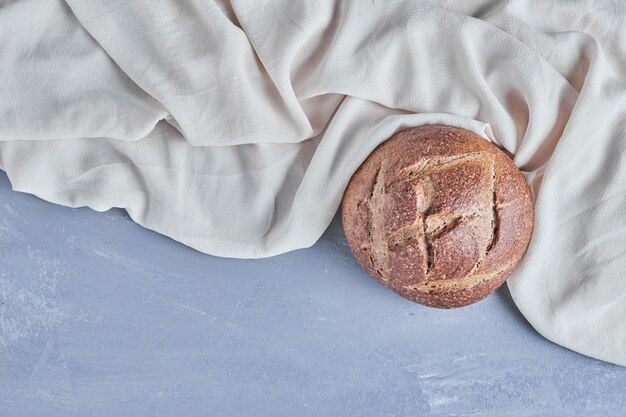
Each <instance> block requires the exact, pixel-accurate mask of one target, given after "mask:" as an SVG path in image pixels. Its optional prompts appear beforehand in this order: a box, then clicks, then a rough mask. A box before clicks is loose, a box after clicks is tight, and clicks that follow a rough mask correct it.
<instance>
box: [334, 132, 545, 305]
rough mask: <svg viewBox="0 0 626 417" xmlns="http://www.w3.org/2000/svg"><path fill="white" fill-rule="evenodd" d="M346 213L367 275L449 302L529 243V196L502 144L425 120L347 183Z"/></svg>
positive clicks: (473, 295) (497, 280)
mask: <svg viewBox="0 0 626 417" xmlns="http://www.w3.org/2000/svg"><path fill="white" fill-rule="evenodd" d="M342 219H343V226H344V230H345V233H346V237H347V240H348V243H349V245H350V248H351V249H352V251H353V252H354V255H355V256H356V258H357V260H358V262H359V263H360V265H361V266H362V267H363V268H364V269H365V270H366V271H367V272H369V274H370V275H372V276H373V277H374V278H376V279H377V280H378V281H380V282H381V283H383V284H384V285H385V286H387V287H389V288H391V289H392V290H394V291H396V292H397V293H399V294H401V295H402V296H404V297H406V298H408V299H410V300H413V301H416V302H418V303H421V304H424V305H427V306H431V307H439V308H453V307H462V306H465V305H468V304H471V303H474V302H476V301H479V300H481V299H483V298H484V297H486V296H487V295H489V294H490V293H492V292H493V291H495V290H496V289H497V288H498V287H499V286H500V285H501V284H502V283H503V282H504V281H505V280H506V277H507V276H508V275H509V274H510V273H511V271H512V270H513V269H514V268H515V265H516V264H517V263H518V261H519V260H520V259H521V258H522V256H523V255H524V252H525V251H526V248H527V246H528V242H529V240H530V237H531V233H532V228H533V203H532V199H531V196H530V191H529V188H528V185H527V183H526V181H525V179H524V177H523V176H522V175H521V173H520V172H519V170H518V169H517V168H516V167H515V165H514V164H513V161H511V159H510V158H509V157H508V156H507V155H506V154H505V153H504V152H503V151H501V150H500V149H499V148H498V147H496V146H495V145H493V144H492V143H491V142H489V141H487V140H485V139H483V138H481V137H479V136H478V135H476V134H474V133H472V132H469V131H466V130H463V129H459V128H454V127H448V126H441V125H427V126H420V127H417V128H413V129H409V130H405V131H403V132H400V133H398V134H396V135H394V136H393V137H391V138H390V139H388V140H387V141H385V142H384V143H382V144H381V145H380V146H378V148H376V149H375V150H374V151H373V152H372V153H371V154H370V156H369V157H368V158H367V159H366V160H365V162H363V164H362V165H361V166H360V167H359V169H358V170H357V171H356V173H355V174H354V175H353V177H352V179H351V180H350V183H349V184H348V187H347V189H346V192H345V194H344V198H343V204H342Z"/></svg>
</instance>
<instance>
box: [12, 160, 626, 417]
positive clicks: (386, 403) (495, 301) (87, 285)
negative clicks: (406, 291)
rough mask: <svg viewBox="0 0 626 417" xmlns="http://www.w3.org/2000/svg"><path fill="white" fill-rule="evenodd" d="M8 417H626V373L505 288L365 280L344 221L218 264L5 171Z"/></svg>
mask: <svg viewBox="0 0 626 417" xmlns="http://www.w3.org/2000/svg"><path fill="white" fill-rule="evenodd" d="M0 302H1V304H0V358H1V360H0V416H2V417H13V416H16V417H26V416H28V417H37V416H74V415H78V416H107V417H113V416H124V417H131V416H180V417H183V416H255V417H260V416H268V417H269V416H271V417H277V416H341V417H348V416H457V415H471V416H501V417H502V416H611V415H614V416H622V415H624V410H625V409H626V368H622V367H619V366H615V365H611V364H607V363H603V362H599V361H596V360H593V359H590V358H587V357H584V356H582V355H579V354H576V353H574V352H571V351H569V350H567V349H564V348H562V347H559V346H557V345H554V344H553V343H551V342H549V341H547V340H545V339H543V338H542V337H541V336H539V335H538V334H537V333H536V332H535V331H534V330H533V329H532V328H531V327H530V326H529V325H528V324H527V322H526V321H525V320H524V318H523V317H522V316H521V315H520V313H519V312H518V311H517V309H516V308H515V305H514V304H513V302H512V300H511V298H510V295H509V293H508V291H507V289H506V288H501V289H500V290H499V291H498V292H497V293H496V294H494V295H492V296H490V297H488V298H487V299H485V300H484V301H482V302H480V303H478V304H475V305H473V306H469V307H467V308H463V309H459V310H450V311H444V310H433V309H428V308H426V307H422V306H419V305H416V304H413V303H411V302H409V301H406V300H404V299H402V298H401V297H399V296H397V295H395V294H394V293H392V292H391V291H389V290H386V289H384V288H383V287H382V286H381V285H380V284H378V283H377V282H375V281H374V280H373V279H371V278H369V277H368V276H367V275H366V274H365V273H364V272H363V271H362V270H361V269H360V268H359V267H358V265H357V264H356V263H355V261H354V259H353V257H352V255H351V253H350V250H349V248H348V247H347V244H346V241H345V238H344V235H343V231H342V228H341V223H340V220H339V219H338V218H337V219H335V221H334V222H333V223H332V225H331V226H330V228H329V229H328V231H327V232H326V233H325V234H324V236H323V238H322V239H321V240H320V241H319V242H318V243H317V244H316V245H315V246H314V247H312V248H310V249H306V250H298V251H294V252H291V253H288V254H285V255H281V256H278V257H274V258H270V259H264V260H234V259H223V258H216V257H212V256H208V255H204V254H201V253H199V252H196V251H194V250H192V249H189V248H187V247H184V246H183V245H180V244H178V243H176V242H174V241H172V240H170V239H168V238H166V237H163V236H160V235H158V234H156V233H153V232H151V231H148V230H145V229H143V228H141V227H139V226H137V225H136V224H134V223H133V222H132V221H131V220H130V219H129V218H128V216H127V215H126V214H125V213H124V212H123V211H121V210H111V211H109V212H106V213H96V212H94V211H91V210H89V209H69V208H64V207H59V206H55V205H52V204H49V203H46V202H44V201H42V200H39V199H37V198H35V197H33V196H29V195H26V194H20V193H15V192H13V191H11V188H10V184H9V182H8V180H7V178H6V176H5V175H4V174H3V173H0Z"/></svg>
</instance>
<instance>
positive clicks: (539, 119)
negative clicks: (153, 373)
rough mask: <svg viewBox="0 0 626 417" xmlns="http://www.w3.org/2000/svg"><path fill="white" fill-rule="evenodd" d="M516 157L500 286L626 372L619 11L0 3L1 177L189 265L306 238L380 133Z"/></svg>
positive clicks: (439, 5)
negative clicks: (512, 235) (140, 230)
mask: <svg viewBox="0 0 626 417" xmlns="http://www.w3.org/2000/svg"><path fill="white" fill-rule="evenodd" d="M431 123H442V124H447V125H454V126H458V127H461V128H465V129H469V130H472V131H474V132H476V133H478V134H480V135H481V136H483V137H484V138H485V139H489V140H491V141H493V142H495V143H497V144H498V145H500V146H501V147H503V148H505V149H506V150H507V151H509V152H510V153H511V154H512V155H514V162H515V164H516V165H517V166H518V167H519V168H520V169H521V170H522V171H523V172H524V173H525V175H526V178H527V180H528V181H529V184H530V185H531V188H532V191H533V195H534V198H535V201H536V224H535V230H534V235H533V239H532V241H531V243H530V247H529V250H528V253H527V254H526V256H525V258H524V260H523V261H522V263H521V265H520V266H519V267H518V268H517V270H516V271H515V272H514V274H513V275H512V276H511V278H510V279H509V281H508V285H509V287H510V290H511V293H512V295H513V298H514V301H515V303H516V304H517V305H518V307H519V309H520V310H521V312H522V313H523V314H524V315H525V316H526V318H527V319H528V320H529V322H530V323H531V324H532V325H533V326H534V327H535V328H536V329H537V330H538V331H539V332H540V333H541V334H542V335H544V336H545V337H547V338H548V339H550V340H553V341H554V342H556V343H559V344H561V345H563V346H566V347H568V348H570V349H573V350H575V351H578V352H581V353H583V354H585V355H589V356H593V357H596V358H600V359H603V360H605V361H610V362H614V363H618V364H622V365H626V277H625V274H626V239H625V238H626V222H625V221H624V215H625V214H626V196H625V194H626V193H625V189H626V152H625V148H626V5H625V4H624V3H622V2H621V1H611V0H606V1H571V0H567V1H565V0H563V1H546V0H541V1H540V0H536V1H524V0H513V1H489V0H487V1H485V0H480V1H468V2H466V1H456V0H450V1H405V0H401V1H389V0H386V1H382V0H363V1H359V0H352V1H347V0H346V1H339V0H336V1H331V0H319V1H317V0H316V1H313V0H311V1H304V0H303V1H293V0H274V1H270V0H249V1H245V0H232V1H230V2H229V1H228V0H150V1H148V0H143V1H140V0H134V1H128V0H89V1H80V0H67V1H66V2H64V1H61V0H18V1H14V0H13V1H12V0H8V1H7V0H0V167H1V168H2V169H3V170H5V171H6V172H7V174H8V176H9V178H10V181H11V183H12V185H13V187H14V189H15V190H17V191H22V192H28V193H32V194H35V195H37V196H39V197H41V198H43V199H45V200H48V201H51V202H54V203H58V204H63V205H67V206H72V207H76V206H89V207H92V208H93V209H95V210H107V209H109V208H111V207H122V208H124V209H126V210H127V211H128V213H129V215H130V216H131V217H132V218H133V219H134V220H135V221H136V222H138V223H139V224H141V225H143V226H145V227H147V228H150V229H153V230H156V231H158V232H160V233H163V234H165V235H168V236H170V237H172V238H173V239H176V240H178V241H180V242H183V243H184V244H186V245H189V246H191V247H193V248H196V249H198V250H200V251H203V252H206V253H209V254H214V255H219V256H228V257H241V258H255V257H266V256H271V255H276V254H279V253H282V252H286V251H289V250H293V249H296V248H303V247H308V246H310V245H312V244H313V243H314V242H315V241H316V240H317V239H318V238H319V237H320V235H321V234H322V233H323V232H324V230H325V229H326V227H327V226H328V224H329V223H330V221H331V219H332V218H333V215H334V214H335V212H336V210H337V208H338V206H339V204H340V202H341V198H342V193H343V191H344V188H345V187H346V185H347V183H348V181H349V179H350V177H351V175H352V173H353V172H354V171H355V170H356V169H357V167H358V166H359V165H360V163H361V162H362V161H363V160H364V159H365V158H366V157H367V155H368V154H369V153H370V152H371V151H372V150H373V149H374V148H375V147H376V146H377V145H378V144H379V143H381V142H382V141H384V140H385V139H387V138H388V137H389V136H391V135H392V134H393V133H395V132H398V131H400V130H403V129H405V128H408V127H412V126H417V125H421V124H431Z"/></svg>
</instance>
